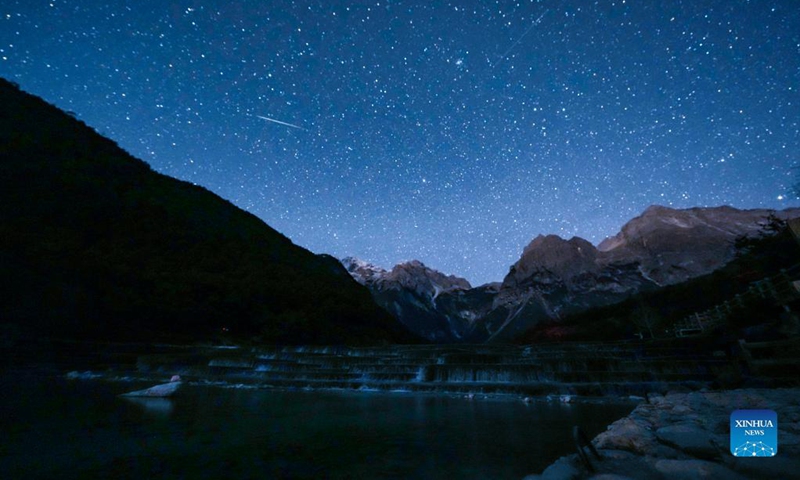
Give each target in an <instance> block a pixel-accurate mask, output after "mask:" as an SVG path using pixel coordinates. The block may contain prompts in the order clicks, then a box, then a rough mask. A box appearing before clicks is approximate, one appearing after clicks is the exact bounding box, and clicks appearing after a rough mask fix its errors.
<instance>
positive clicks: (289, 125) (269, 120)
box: [253, 115, 305, 130]
mask: <svg viewBox="0 0 800 480" xmlns="http://www.w3.org/2000/svg"><path fill="white" fill-rule="evenodd" d="M253 116H254V117H258V118H260V119H261V120H266V121H268V122H273V123H277V124H279V125H286V126H287V127H292V128H296V129H298V130H305V128H303V127H300V126H297V125H294V124H291V123H288V122H281V121H280V120H275V119H274V118H269V117H264V116H261V115H253Z"/></svg>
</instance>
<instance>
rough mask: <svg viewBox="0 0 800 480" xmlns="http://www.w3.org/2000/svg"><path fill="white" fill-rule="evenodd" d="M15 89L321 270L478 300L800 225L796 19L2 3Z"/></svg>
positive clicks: (163, 0) (779, 4)
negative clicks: (577, 252)
mask: <svg viewBox="0 0 800 480" xmlns="http://www.w3.org/2000/svg"><path fill="white" fill-rule="evenodd" d="M0 76H3V77H5V78H7V79H10V80H12V81H15V82H17V83H19V84H20V86H21V87H22V88H23V89H25V90H27V91H29V92H31V93H34V94H36V95H39V96H41V97H43V98H44V99H45V100H47V101H49V102H51V103H54V104H55V105H57V106H58V107H60V108H62V109H64V110H68V111H72V112H74V113H75V115H76V116H77V117H78V118H80V119H82V120H83V121H85V122H86V123H88V124H89V125H91V126H93V127H94V128H95V129H96V130H97V131H99V132H100V133H102V134H104V135H106V136H108V137H110V138H112V139H114V140H115V141H117V142H118V143H119V144H120V145H121V146H122V147H123V148H124V149H126V150H127V151H129V152H131V153H132V154H133V155H135V156H137V157H139V158H141V159H143V160H145V161H146V162H148V163H149V164H150V165H151V166H152V167H153V168H154V169H155V170H157V171H160V172H162V173H165V174H167V175H170V176H173V177H176V178H180V179H183V180H187V181H191V182H194V183H196V184H198V185H202V186H204V187H206V188H208V189H209V190H211V191H213V192H215V193H217V194H219V195H220V196H222V197H223V198H225V199H228V200H230V201H231V202H233V203H234V204H236V205H238V206H239V207H241V208H243V209H246V210H248V211H249V212H251V213H253V214H255V215H257V216H258V217H260V218H262V219H263V220H264V221H266V222H267V223H268V224H269V225H271V226H272V227H274V228H275V229H277V230H278V231H280V232H282V233H283V234H285V235H287V236H288V237H289V238H291V239H292V240H293V241H294V242H295V243H296V244H299V245H301V246H303V247H306V248H308V249H310V250H312V251H314V252H317V253H329V254H332V255H335V256H338V257H344V256H349V255H352V256H357V257H359V258H362V259H364V260H367V261H370V262H373V263H376V264H378V265H381V266H383V267H391V266H392V265H394V264H395V263H398V262H400V261H405V260H411V259H419V260H421V261H422V262H424V263H425V264H426V265H428V266H430V267H432V268H436V269H438V270H440V271H443V272H445V273H448V274H456V275H459V276H463V277H465V278H467V279H468V280H469V281H470V282H472V284H473V285H478V284H482V283H485V282H489V281H499V280H502V278H503V277H504V275H505V274H506V273H507V272H508V268H509V266H510V265H511V264H512V263H514V262H515V261H516V260H517V259H518V258H519V256H520V254H521V252H522V249H523V248H524V247H525V245H527V244H528V243H529V242H530V241H531V240H532V239H533V238H534V237H535V236H536V235H538V234H548V233H555V234H558V235H561V236H562V237H565V238H569V237H571V236H575V235H577V236H580V237H583V238H586V239H587V240H589V241H591V242H593V243H595V244H597V243H598V242H599V241H601V240H602V239H603V238H605V237H607V236H610V235H613V234H615V233H616V232H617V231H619V229H620V227H621V226H622V225H623V224H624V223H625V222H626V221H627V220H629V219H631V218H633V217H634V216H636V215H638V214H640V213H641V212H642V211H643V210H644V209H645V208H646V207H647V206H649V205H652V204H660V205H668V206H673V207H680V208H686V207H692V206H716V205H722V204H727V205H732V206H734V207H739V208H756V207H758V208H762V207H763V208H787V207H790V206H797V205H800V203H798V201H797V198H796V196H795V195H793V194H792V193H791V191H792V186H793V185H794V184H795V183H797V181H798V174H799V173H800V172H798V170H797V168H798V164H800V4H798V2H797V1H796V0H783V1H780V0H775V1H770V0H758V1H744V0H738V1H737V0H721V1H703V0H684V1H680V0H674V1H668V2H667V1H655V0H647V1H645V0H614V1H597V2H590V1H559V0H539V1H481V2H478V1H452V2H451V1H403V0H396V1H395V0H392V1H388V0H375V1H349V2H348V1H335V0H330V1H328V0H319V1H294V2H290V1H268V0H260V1H241V0H240V1H236V0H219V1H213V0H184V1H171V0H135V1H134V0H130V1H119V0H103V1H92V0H0Z"/></svg>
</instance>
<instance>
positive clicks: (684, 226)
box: [344, 205, 800, 342]
mask: <svg viewBox="0 0 800 480" xmlns="http://www.w3.org/2000/svg"><path fill="white" fill-rule="evenodd" d="M771 215H774V216H775V217H777V218H779V219H783V220H785V219H789V218H795V217H800V209H797V208H795V209H787V210H783V211H773V210H767V209H752V210H739V209H735V208H732V207H728V206H722V207H711V208H705V207H697V208H689V209H673V208H669V207H664V206H658V205H654V206H651V207H649V208H647V209H646V210H645V211H644V212H643V213H642V214H641V215H639V216H637V217H636V218H634V219H632V220H630V221H629V222H627V223H626V224H625V225H624V226H623V227H622V229H621V230H620V232H619V233H617V234H616V235H614V236H612V237H609V238H607V239H605V240H603V241H602V242H601V243H600V244H599V245H598V246H597V247H595V246H594V245H592V244H591V243H590V242H588V241H586V240H584V239H582V238H579V237H573V238H571V239H569V240H566V239H563V238H561V237H558V236H556V235H539V236H537V237H536V238H534V239H533V240H532V241H531V242H530V244H528V245H527V246H526V247H525V248H524V249H523V252H522V255H521V257H520V259H519V260H518V261H517V262H516V263H514V265H512V266H511V268H510V270H509V273H508V274H507V275H506V277H505V278H504V279H503V281H502V282H501V283H495V284H489V285H484V286H481V287H477V288H470V286H469V283H468V282H467V281H466V280H464V279H459V278H458V277H455V276H446V275H444V274H442V273H440V272H437V271H436V270H433V269H430V268H428V267H425V266H424V265H423V264H422V263H420V262H415V261H412V262H407V263H404V264H401V265H398V266H396V267H395V268H393V269H392V270H391V271H386V270H384V269H382V268H379V267H375V266H369V267H367V265H368V264H365V263H364V262H360V261H358V260H356V259H352V258H350V259H346V260H345V261H344V264H345V267H346V268H347V270H348V271H349V272H350V273H351V275H353V276H354V278H355V279H356V280H357V281H359V283H361V284H363V285H366V286H367V287H368V288H369V289H370V291H371V292H372V294H373V297H374V298H375V299H376V301H377V303H378V304H379V305H381V306H382V307H383V308H385V309H386V310H388V311H389V312H390V313H392V314H393V315H394V316H395V317H397V318H398V319H400V320H401V321H402V322H403V323H404V324H406V325H407V326H409V328H411V329H412V330H413V331H415V332H417V333H418V334H421V335H422V336H423V337H425V338H427V339H428V340H430V341H453V342H465V341H468V342H482V341H487V340H489V341H508V340H510V339H511V338H513V337H514V336H515V335H517V334H519V333H521V332H522V331H524V330H525V329H527V328H529V327H531V326H533V325H535V324H536V323H537V322H540V321H542V320H544V319H558V318H563V317H564V316H567V315H570V314H573V313H578V312H580V311H583V310H586V309H589V308H592V307H596V306H602V305H609V304H612V303H616V302H619V301H621V300H624V299H625V298H627V297H629V296H631V295H633V294H636V293H639V292H643V291H648V290H653V289H656V288H659V287H662V286H665V285H671V284H675V283H680V282H683V281H686V280H689V279H691V278H694V277H697V276H700V275H704V274H707V273H710V272H712V271H714V270H716V269H718V268H720V267H722V266H724V265H725V264H726V263H728V262H729V261H730V260H731V259H732V258H733V256H734V254H735V247H734V243H735V240H736V239H737V238H738V237H741V236H754V235H757V234H758V233H759V232H761V231H762V230H763V228H764V226H765V225H766V224H767V223H768V219H769V217H770V216H771Z"/></svg>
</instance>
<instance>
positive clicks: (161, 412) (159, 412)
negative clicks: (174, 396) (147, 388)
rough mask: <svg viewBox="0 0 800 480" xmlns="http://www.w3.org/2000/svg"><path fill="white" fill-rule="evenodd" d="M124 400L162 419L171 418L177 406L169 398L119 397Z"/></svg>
mask: <svg viewBox="0 0 800 480" xmlns="http://www.w3.org/2000/svg"><path fill="white" fill-rule="evenodd" d="M119 398H120V399H121V400H122V401H124V402H126V403H129V404H132V405H135V406H136V407H139V408H141V409H142V410H143V411H144V412H145V413H146V414H148V415H150V416H152V417H155V418H160V419H166V418H169V417H170V415H172V411H173V409H174V408H175V406H174V405H173V403H172V400H170V399H168V398H148V397H125V396H120V397H119Z"/></svg>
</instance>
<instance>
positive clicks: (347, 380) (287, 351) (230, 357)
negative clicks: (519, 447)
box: [138, 344, 726, 395]
mask: <svg viewBox="0 0 800 480" xmlns="http://www.w3.org/2000/svg"><path fill="white" fill-rule="evenodd" d="M649 348H650V349H651V350H652V351H650V352H644V353H642V352H643V350H644V349H643V348H642V347H641V345H635V344H596V345H586V344H582V345H571V344H563V345H546V346H544V345H543V346H526V347H517V346H508V345H475V346H463V345H461V346H457V347H453V346H430V345H428V346H392V347H384V348H379V347H372V348H347V347H282V348H272V349H270V348H254V349H252V350H249V351H243V350H241V349H240V350H236V351H220V350H215V349H206V350H203V349H200V348H198V349H197V350H196V351H192V352H190V353H186V352H185V351H184V352H183V353H181V354H180V355H179V354H177V353H176V354H174V355H170V354H159V355H152V356H143V357H140V358H139V360H138V366H139V369H140V371H149V372H159V373H164V374H166V373H180V374H181V375H182V376H185V377H187V378H197V379H203V380H210V381H220V382H225V381H230V382H235V383H237V384H240V383H244V384H252V385H254V386H265V387H267V386H269V387H279V388H312V389H314V388H322V389H326V388H327V389H331V388H333V389H342V388H343V389H360V390H364V389H370V390H403V391H409V390H410V391H435V392H449V391H452V392H474V393H480V392H483V393H514V394H524V395H547V394H580V395H602V394H607V393H609V392H613V393H621V394H641V393H643V392H645V391H650V390H653V389H661V388H667V387H670V386H677V385H683V386H689V387H699V386H704V385H709V384H710V382H711V381H712V380H714V378H715V377H716V375H718V374H719V373H720V371H721V369H723V368H724V367H725V364H726V362H725V359H724V358H719V357H714V356H713V355H710V354H709V355H707V356H706V357H702V358H700V357H696V356H695V357H690V356H688V355H687V352H683V351H675V350H674V349H658V348H654V347H649Z"/></svg>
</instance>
